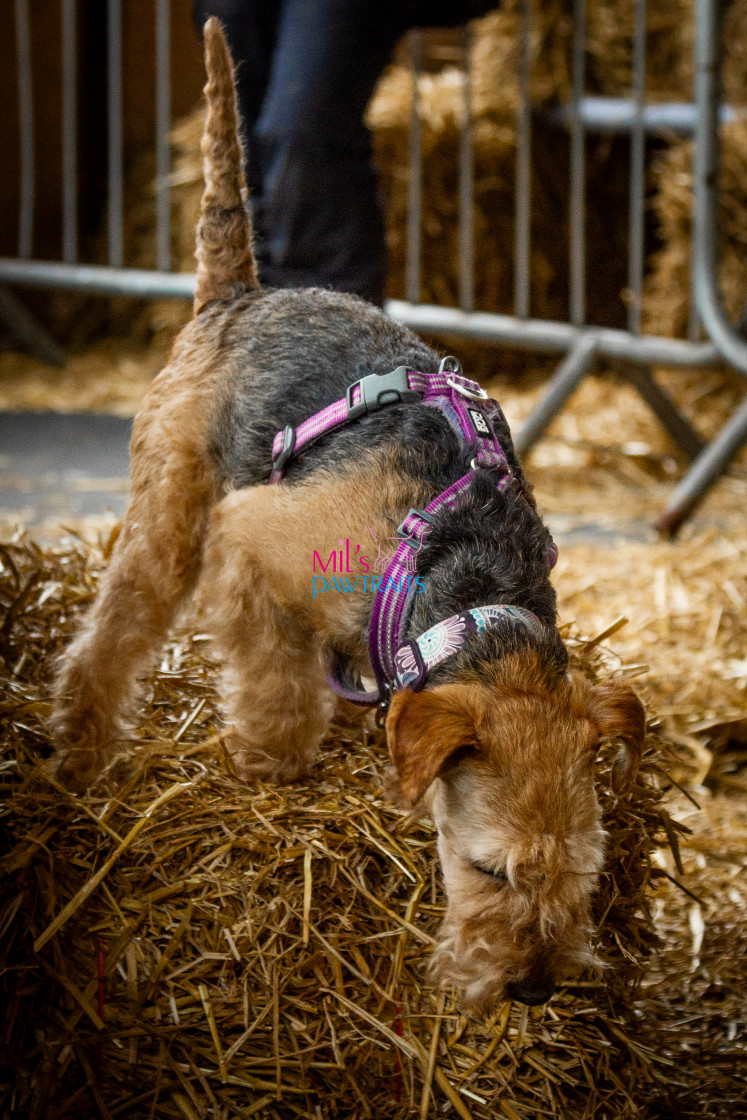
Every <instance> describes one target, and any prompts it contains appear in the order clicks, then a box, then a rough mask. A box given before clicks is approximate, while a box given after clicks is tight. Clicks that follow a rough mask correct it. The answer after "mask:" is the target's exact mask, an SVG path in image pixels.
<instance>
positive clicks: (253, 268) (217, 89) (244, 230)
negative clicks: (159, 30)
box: [194, 19, 259, 315]
mask: <svg viewBox="0 0 747 1120" xmlns="http://www.w3.org/2000/svg"><path fill="white" fill-rule="evenodd" d="M204 38H205V68H206V70H207V76H208V80H207V85H206V86H205V97H206V98H207V117H206V118H205V131H204V133H203V136H202V162H203V174H204V176H205V189H204V191H203V194H202V204H201V207H200V220H199V222H198V224H197V247H196V256H197V290H196V292H195V301H194V313H195V315H199V313H200V311H202V309H203V308H204V307H206V306H207V305H208V304H209V303H213V302H214V301H216V300H223V299H232V298H236V296H238V295H240V294H241V293H242V292H244V291H247V290H249V289H252V288H258V287H259V280H258V279H257V265H256V262H255V260H254V253H253V251H252V223H251V218H250V217H249V211H248V210H247V207H246V181H245V179H244V160H243V153H242V150H241V142H240V140H239V129H238V110H237V107H236V86H235V82H234V75H233V62H232V60H231V55H230V52H229V50H228V45H227V43H226V40H225V37H224V35H223V29H222V28H221V25H220V24H219V23H218V20H217V19H209V20H208V21H207V23H206V24H205V29H204Z"/></svg>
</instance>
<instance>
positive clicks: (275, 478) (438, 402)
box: [269, 358, 557, 708]
mask: <svg viewBox="0 0 747 1120" xmlns="http://www.w3.org/2000/svg"><path fill="white" fill-rule="evenodd" d="M447 363H453V366H451V367H450V366H448V365H447ZM460 371H461V367H460V366H459V363H458V361H457V360H456V359H455V358H444V360H443V361H442V362H441V366H440V368H439V371H438V373H419V372H418V371H417V370H408V369H407V368H406V367H405V366H399V367H398V368H397V369H395V370H393V372H392V373H388V374H369V376H367V377H364V378H362V379H361V380H360V381H356V382H355V383H354V384H353V385H351V386H350V388H349V389H348V391H347V394H346V395H345V397H344V398H343V399H341V400H339V401H335V403H334V404H331V405H328V406H327V407H326V408H324V409H322V410H321V412H317V413H315V414H314V415H313V416H310V417H309V418H308V419H307V420H304V421H303V422H302V423H301V424H299V425H298V427H297V428H293V427H291V426H290V425H289V426H288V427H287V428H285V429H284V430H283V431H281V432H278V433H277V435H276V436H275V439H274V440H273V445H272V455H273V464H272V473H271V475H270V478H269V481H270V482H271V483H276V482H280V480H281V479H282V477H283V473H284V470H285V466H286V464H287V463H288V462H289V460H290V459H292V458H293V457H294V456H295V455H297V454H298V453H299V452H300V451H302V450H303V449H304V448H305V447H308V446H309V444H311V443H313V442H314V441H315V440H317V439H320V438H321V437H322V436H324V435H326V434H327V433H328V432H331V431H334V430H335V429H336V428H339V427H341V426H342V425H343V424H346V423H348V422H349V421H351V420H356V419H358V418H359V417H360V416H364V415H366V414H368V413H371V412H377V411H378V410H379V409H381V408H385V407H386V406H387V405H390V404H399V403H402V402H408V401H420V400H422V401H423V403H425V404H428V405H431V406H434V407H437V408H438V409H439V410H440V411H441V412H443V414H444V415H445V417H446V419H447V420H448V421H449V424H450V425H451V427H452V428H453V430H454V431H455V433H456V434H457V436H458V437H459V439H460V440H461V441H462V442H464V443H469V444H473V445H475V446H476V454H475V456H474V458H473V459H472V462H471V464H470V467H471V469H470V470H469V471H468V473H467V474H465V475H463V476H462V477H461V478H460V479H458V480H457V481H456V482H454V483H452V485H451V486H449V487H448V489H446V490H444V491H443V492H442V493H441V494H439V495H438V496H437V497H436V498H434V499H433V501H432V502H430V504H429V505H427V506H426V507H425V509H424V510H417V509H411V510H410V511H409V513H408V514H407V517H406V518H405V519H404V521H403V522H402V524H401V525H400V526H399V528H398V529H397V536H399V537H400V538H401V544H400V545H399V546H398V548H397V551H396V552H395V554H394V556H393V557H392V560H391V562H390V564H389V567H388V568H387V570H386V572H385V573H384V575H383V576H382V579H381V583H380V585H379V588H378V589H377V591H376V596H375V599H374V604H373V610H372V613H371V623H370V627H369V632H368V647H369V655H370V659H371V665H372V667H373V671H374V676H375V678H376V685H377V688H376V691H375V692H365V691H363V690H362V689H360V688H357V687H355V686H349V685H348V684H346V683H345V665H344V664H343V663H341V662H340V660H339V658H338V657H337V656H336V655H332V658H331V660H330V662H329V664H328V681H329V684H330V686H331V688H332V689H333V690H334V691H335V692H336V693H337V694H338V696H342V697H343V698H344V699H346V700H350V701H352V702H353V703H356V704H366V705H369V706H371V705H375V704H379V705H380V706H381V707H382V708H386V707H387V706H388V703H389V698H390V696H391V693H392V690H393V689H396V688H402V687H405V685H406V686H407V687H409V688H416V689H417V688H422V686H423V684H424V683H425V678H426V676H427V674H428V671H429V670H430V669H431V668H433V667H435V665H436V664H438V663H440V661H443V660H445V658H446V657H450V656H451V655H452V653H454V652H456V648H458V646H457V647H456V648H454V649H451V645H452V644H453V643H452V642H449V641H447V642H445V643H444V644H443V649H444V650H446V649H449V650H450V652H448V653H446V652H444V653H443V656H439V657H437V659H436V660H435V661H433V660H432V659H431V662H430V663H429V664H426V662H425V661H424V660H423V658H422V657H420V654H419V652H418V651H419V650H420V643H422V642H424V643H425V645H426V646H427V644H428V640H429V637H430V638H431V639H434V640H435V638H436V637H437V636H438V635H439V634H440V633H441V631H439V627H446V628H447V631H448V633H449V634H452V635H453V633H455V632H456V629H457V628H458V629H459V633H460V635H466V634H468V633H470V632H472V631H474V630H475V629H478V630H479V629H484V628H485V627H486V626H491V625H495V624H497V623H498V622H506V621H509V622H514V623H519V624H521V625H524V626H529V628H530V629H531V628H532V627H533V625H536V626H540V625H541V624H540V623H539V621H538V620H537V619H536V618H535V616H534V615H532V614H531V612H530V611H523V610H522V609H521V608H519V607H510V606H505V605H493V606H486V607H480V608H473V609H472V611H468V612H462V614H460V615H455V616H453V617H452V618H450V619H446V620H444V622H442V623H438V624H437V625H436V626H435V627H432V628H431V630H429V631H426V633H425V634H421V636H420V638H418V639H415V640H414V641H410V642H406V643H404V645H403V644H402V632H403V629H404V623H405V619H406V618H407V616H408V615H409V612H410V610H411V608H412V603H413V595H414V586H413V585H414V583H415V581H414V579H413V578H412V577H413V576H414V574H415V572H416V566H417V556H418V553H419V552H420V550H421V548H422V547H423V542H424V540H425V537H426V536H427V535H428V533H429V532H430V531H431V528H432V525H433V524H434V522H435V515H436V514H437V513H438V512H439V511H440V510H442V509H444V508H451V507H452V506H453V505H455V504H456V502H458V500H459V499H460V497H461V496H462V495H463V494H464V493H465V491H466V490H467V489H468V487H469V485H470V483H471V481H472V478H473V476H474V472H475V471H476V470H479V469H481V468H482V469H489V470H494V471H496V472H498V473H499V477H498V479H497V481H496V486H497V488H498V489H499V490H503V489H505V488H506V487H507V486H509V485H511V483H512V482H513V475H512V473H511V468H510V466H509V464H508V461H507V459H506V456H505V454H504V452H503V448H502V447H501V445H500V443H499V442H498V437H497V436H496V434H495V429H494V426H493V421H494V420H497V419H500V420H501V421H503V414H502V413H501V410H500V407H499V405H498V404H497V403H496V402H495V401H493V400H490V398H489V397H488V396H487V394H486V393H485V391H484V390H483V389H481V388H480V386H479V385H478V384H477V382H475V381H470V380H469V379H468V378H466V377H464V376H463V375H462V374H461V372H460ZM556 559H557V548H556V546H555V545H554V544H553V545H552V546H551V551H550V555H549V557H548V563H549V566H550V567H553V566H554V564H555V560H556ZM468 615H469V616H470V617H469V618H467V616H468ZM459 620H461V623H463V624H460V625H459V626H458V625H457V624H458V623H459ZM530 620H534V621H533V623H531V621H530ZM463 640H464V638H463V637H462V639H461V641H460V642H459V646H460V645H461V644H463ZM408 653H409V657H410V659H414V661H415V664H416V665H417V668H418V671H417V672H416V673H415V675H414V676H413V675H412V673H411V672H410V669H409V668H408V669H405V668H404V667H403V664H402V663H401V657H404V659H405V663H406V664H407V665H409V662H408ZM418 657H420V663H419V664H418Z"/></svg>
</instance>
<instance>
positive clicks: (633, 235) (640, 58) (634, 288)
mask: <svg viewBox="0 0 747 1120" xmlns="http://www.w3.org/2000/svg"><path fill="white" fill-rule="evenodd" d="M633 98H634V100H635V105H636V115H635V121H634V122H633V129H632V132H631V135H630V220H629V227H628V330H629V331H632V332H633V333H634V334H640V332H641V301H642V297H643V262H644V247H645V246H644V238H645V227H644V203H645V175H646V167H645V156H646V133H645V130H644V127H643V110H644V102H645V98H646V0H635V4H634V9H633Z"/></svg>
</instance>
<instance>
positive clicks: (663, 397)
mask: <svg viewBox="0 0 747 1120" xmlns="http://www.w3.org/2000/svg"><path fill="white" fill-rule="evenodd" d="M623 375H624V376H625V377H626V378H627V379H628V381H629V382H630V383H631V385H632V386H633V387H634V388H635V389H637V390H638V392H639V393H640V395H641V396H642V397H643V399H644V401H645V402H646V404H647V405H648V406H649V408H650V409H651V411H652V412H653V413H654V415H655V416H657V417H658V418H659V420H660V421H661V423H662V424H663V425H664V427H665V428H666V430H667V431H668V432H669V434H670V436H671V437H672V439H673V440H674V442H675V443H676V444H677V446H678V447H679V449H680V450H681V451H684V453H685V455H687V457H688V459H696V458H697V457H698V455H700V453H701V451H702V450H703V441H702V439H701V438H700V436H699V435H698V433H697V432H696V431H695V428H694V427H693V426H692V424H691V423H690V421H689V420H688V419H687V417H686V416H685V415H684V414H683V413H682V412H680V410H679V409H678V408H677V405H676V404H675V403H674V401H673V400H672V398H671V397H670V396H669V394H668V393H666V392H665V391H664V390H663V389H662V387H661V385H659V383H658V382H657V381H656V380H655V378H654V377H653V375H652V373H651V371H650V370H649V369H645V368H644V367H643V366H628V367H627V368H626V369H625V370H624V371H623Z"/></svg>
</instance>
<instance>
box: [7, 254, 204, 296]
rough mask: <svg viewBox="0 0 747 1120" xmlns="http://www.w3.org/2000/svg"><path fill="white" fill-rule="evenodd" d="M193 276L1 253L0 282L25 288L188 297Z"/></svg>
mask: <svg viewBox="0 0 747 1120" xmlns="http://www.w3.org/2000/svg"><path fill="white" fill-rule="evenodd" d="M195 283H196V277H195V276H194V274H193V273H191V272H156V271H155V270H154V271H150V270H148V269H144V268H108V267H106V266H105V265H95V264H61V263H60V262H59V261H21V260H18V258H17V257H0V284H16V285H18V286H19V287H24V288H57V289H59V290H60V291H69V292H88V293H90V294H91V295H100V296H122V295H126V296H140V297H142V298H145V299H158V298H160V297H162V296H163V297H165V298H167V299H169V298H173V299H191V298H192V296H193V295H194V291H195Z"/></svg>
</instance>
